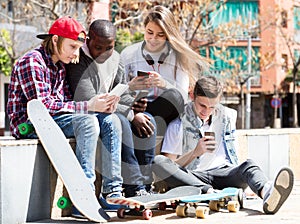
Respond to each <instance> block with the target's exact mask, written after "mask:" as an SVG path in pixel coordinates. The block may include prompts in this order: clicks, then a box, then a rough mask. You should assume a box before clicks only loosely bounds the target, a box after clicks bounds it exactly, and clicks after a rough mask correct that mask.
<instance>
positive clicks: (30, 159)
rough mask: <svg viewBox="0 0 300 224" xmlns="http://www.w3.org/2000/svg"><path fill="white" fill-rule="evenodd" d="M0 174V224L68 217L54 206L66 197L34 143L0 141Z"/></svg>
mask: <svg viewBox="0 0 300 224" xmlns="http://www.w3.org/2000/svg"><path fill="white" fill-rule="evenodd" d="M70 144H71V146H72V145H73V146H74V145H75V140H70ZM0 172H1V173H0V224H2V223H3V224H9V223H25V222H30V221H37V220H41V219H45V218H55V217H62V216H67V215H69V214H70V210H68V209H66V210H61V209H59V208H58V207H57V205H56V202H57V200H58V198H59V197H60V196H62V195H64V196H67V193H66V190H65V189H64V187H63V184H62V182H61V180H60V179H59V178H58V176H57V174H56V171H55V170H54V168H53V167H52V165H51V164H50V162H49V160H48V157H47V155H46V153H45V151H44V149H43V147H42V145H41V144H40V142H39V141H38V140H35V139H33V140H31V139H30V140H29V139H28V140H27V139H26V140H14V139H12V138H1V139H0ZM12 214H13V215H12Z"/></svg>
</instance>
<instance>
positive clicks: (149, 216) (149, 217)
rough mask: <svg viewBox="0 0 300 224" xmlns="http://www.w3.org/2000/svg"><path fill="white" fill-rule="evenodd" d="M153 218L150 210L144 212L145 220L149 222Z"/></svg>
mask: <svg viewBox="0 0 300 224" xmlns="http://www.w3.org/2000/svg"><path fill="white" fill-rule="evenodd" d="M151 217H152V211H151V210H150V209H145V210H144V211H143V218H144V219H146V220H149V219H151Z"/></svg>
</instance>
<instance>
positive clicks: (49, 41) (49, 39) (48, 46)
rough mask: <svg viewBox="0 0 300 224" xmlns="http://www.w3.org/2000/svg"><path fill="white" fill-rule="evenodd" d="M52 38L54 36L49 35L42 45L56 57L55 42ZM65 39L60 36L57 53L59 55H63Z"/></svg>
mask: <svg viewBox="0 0 300 224" xmlns="http://www.w3.org/2000/svg"><path fill="white" fill-rule="evenodd" d="M52 37H53V35H49V36H48V37H46V38H45V39H44V40H43V42H42V45H43V46H44V48H45V50H46V52H47V53H49V54H50V55H51V56H52V55H54V45H53V42H52ZM63 39H64V37H61V36H58V39H57V51H58V53H59V54H60V53H61V50H62V42H63Z"/></svg>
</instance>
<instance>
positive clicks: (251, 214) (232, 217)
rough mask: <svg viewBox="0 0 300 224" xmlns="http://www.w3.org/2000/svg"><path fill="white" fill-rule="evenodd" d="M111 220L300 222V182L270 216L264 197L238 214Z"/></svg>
mask: <svg viewBox="0 0 300 224" xmlns="http://www.w3.org/2000/svg"><path fill="white" fill-rule="evenodd" d="M108 214H109V215H110V217H111V220H110V221H109V222H108V223H141V224H144V223H148V224H149V223H155V224H164V223H167V224H172V223H174V224H175V223H176V224H177V223H184V224H194V223H205V224H212V223H213V224H216V223H223V224H224V223H229V224H241V223H242V224H248V223H249V224H253V223H257V224H260V223H261V224H280V223H284V224H291V223H295V224H299V223H300V181H296V183H295V185H294V188H293V191H292V193H291V195H290V197H289V198H288V199H287V201H286V202H285V204H284V205H283V206H282V207H281V209H280V210H279V211H278V212H277V213H276V214H275V215H266V214H264V213H263V211H262V200H261V199H258V198H255V199H250V200H245V201H244V208H243V209H241V210H240V211H239V212H237V213H232V212H230V213H229V212H228V211H227V210H220V212H211V213H210V215H209V216H208V217H207V218H206V219H199V218H196V217H186V218H180V217H178V216H176V213H175V210H166V211H153V217H152V218H151V219H150V220H144V219H143V217H141V216H126V217H125V218H124V219H119V218H118V217H117V213H116V212H109V213H108ZM35 223H92V222H89V221H87V220H85V219H74V218H71V217H64V218H61V219H56V220H43V221H39V222H35Z"/></svg>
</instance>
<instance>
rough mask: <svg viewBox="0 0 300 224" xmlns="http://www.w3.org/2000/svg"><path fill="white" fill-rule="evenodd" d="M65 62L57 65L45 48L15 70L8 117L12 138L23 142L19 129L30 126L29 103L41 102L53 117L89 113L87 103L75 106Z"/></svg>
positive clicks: (24, 57)
mask: <svg viewBox="0 0 300 224" xmlns="http://www.w3.org/2000/svg"><path fill="white" fill-rule="evenodd" d="M65 77H66V71H65V67H64V65H63V63H62V62H58V63H56V64H54V63H53V61H52V58H51V56H50V55H49V54H47V53H46V52H45V49H44V48H43V46H41V47H40V48H38V49H35V50H33V51H31V52H28V53H27V54H25V55H24V56H23V57H22V58H20V59H19V60H18V61H17V63H16V65H15V66H14V68H13V71H12V74H11V80H10V84H9V88H8V102H7V114H8V117H9V119H10V130H11V132H12V135H13V136H14V137H16V138H20V133H19V131H18V125H19V124H21V123H23V122H26V121H27V120H28V117H27V112H26V111H27V102H28V101H30V100H32V99H38V100H41V101H42V102H43V103H44V104H45V106H46V107H47V109H48V111H49V113H50V115H51V116H55V115H59V114H63V113H87V102H86V101H85V102H75V101H73V100H72V97H73V96H72V95H71V92H70V91H69V87H68V85H67V84H66V82H65Z"/></svg>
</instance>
